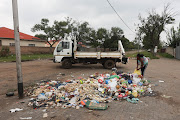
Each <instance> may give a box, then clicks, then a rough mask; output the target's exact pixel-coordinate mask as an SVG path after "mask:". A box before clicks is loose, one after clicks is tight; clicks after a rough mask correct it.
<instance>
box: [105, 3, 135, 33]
mask: <svg viewBox="0 0 180 120" xmlns="http://www.w3.org/2000/svg"><path fill="white" fill-rule="evenodd" d="M107 2H108V3H109V5H110V6H111V8H112V9H113V10H114V12H115V13H116V14H117V16H118V17H119V18H120V20H121V21H122V22H123V23H124V24H125V25H126V27H128V28H129V30H131V28H130V27H129V26H128V25H127V24H126V23H125V21H124V20H123V19H122V18H121V16H120V15H119V14H118V12H117V11H116V10H115V8H114V7H113V6H112V5H111V3H110V2H109V0H107ZM131 31H132V32H133V33H135V32H134V31H133V30H131Z"/></svg>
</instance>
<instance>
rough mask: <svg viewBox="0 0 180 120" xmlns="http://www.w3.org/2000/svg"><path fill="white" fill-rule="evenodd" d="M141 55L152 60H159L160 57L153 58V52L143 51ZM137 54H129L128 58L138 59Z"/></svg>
mask: <svg viewBox="0 0 180 120" xmlns="http://www.w3.org/2000/svg"><path fill="white" fill-rule="evenodd" d="M139 53H140V54H143V55H144V56H145V57H149V58H150V59H159V57H156V56H153V54H152V53H151V52H147V51H143V52H139ZM137 54H138V52H137V53H130V54H127V55H126V56H127V57H136V56H137Z"/></svg>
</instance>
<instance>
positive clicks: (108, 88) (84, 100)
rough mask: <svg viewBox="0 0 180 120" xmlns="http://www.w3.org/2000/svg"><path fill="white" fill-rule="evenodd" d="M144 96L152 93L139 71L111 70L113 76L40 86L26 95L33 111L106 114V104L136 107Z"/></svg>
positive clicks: (42, 84) (100, 75)
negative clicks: (73, 110)
mask: <svg viewBox="0 0 180 120" xmlns="http://www.w3.org/2000/svg"><path fill="white" fill-rule="evenodd" d="M145 92H148V93H152V90H151V85H150V81H148V80H145V79H142V76H141V75H140V71H137V70H135V72H134V73H132V74H131V73H123V72H122V71H117V69H115V68H114V69H112V73H111V74H108V73H105V74H98V73H95V74H94V75H90V76H89V77H88V78H82V77H81V78H78V79H74V80H66V81H65V82H61V81H55V80H53V81H48V82H42V83H39V84H38V86H36V87H34V88H33V90H32V91H31V92H29V93H28V95H30V96H31V97H32V98H31V99H30V102H29V103H28V105H29V106H31V107H33V109H37V108H40V107H51V108H53V107H61V108H69V107H73V108H76V109H79V108H81V107H87V108H89V109H99V110H105V109H107V108H108V106H107V104H106V103H108V102H111V101H113V100H119V101H122V100H126V101H128V102H130V103H135V104H136V103H138V101H139V99H138V98H139V97H140V96H143V94H144V93H145Z"/></svg>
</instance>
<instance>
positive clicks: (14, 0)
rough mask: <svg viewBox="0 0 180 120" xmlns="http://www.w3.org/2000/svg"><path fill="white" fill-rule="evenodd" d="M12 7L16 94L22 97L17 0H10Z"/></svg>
mask: <svg viewBox="0 0 180 120" xmlns="http://www.w3.org/2000/svg"><path fill="white" fill-rule="evenodd" d="M12 7H13V21H14V38H15V48H16V71H17V84H18V95H19V98H23V96H24V95H23V78H22V68H21V50H20V39H19V19H18V5H17V0H12Z"/></svg>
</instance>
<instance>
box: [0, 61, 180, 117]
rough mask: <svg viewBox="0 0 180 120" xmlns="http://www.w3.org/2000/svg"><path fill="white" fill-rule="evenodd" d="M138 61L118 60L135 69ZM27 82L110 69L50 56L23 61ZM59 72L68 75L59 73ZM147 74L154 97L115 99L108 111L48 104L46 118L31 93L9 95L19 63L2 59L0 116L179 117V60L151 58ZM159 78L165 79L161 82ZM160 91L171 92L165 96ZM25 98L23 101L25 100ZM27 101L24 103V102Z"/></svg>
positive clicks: (130, 70) (0, 67) (87, 74)
mask: <svg viewBox="0 0 180 120" xmlns="http://www.w3.org/2000/svg"><path fill="white" fill-rule="evenodd" d="M135 67H136V61H135V60H130V61H129V63H128V64H127V65H122V64H118V65H117V68H118V70H123V71H124V72H133V71H134V69H135ZM22 71H23V81H24V86H28V85H33V84H34V83H35V82H38V81H41V80H55V79H58V80H66V79H68V78H69V79H71V75H73V76H75V78H77V77H87V76H89V75H91V74H93V73H95V72H99V73H103V72H106V71H107V72H110V71H111V70H107V69H103V67H102V65H100V64H97V65H82V64H77V65H73V68H72V69H62V68H61V67H60V65H59V64H57V63H56V64H55V63H53V62H52V61H51V60H37V61H29V62H23V63H22ZM59 73H64V74H65V76H61V77H59V76H58V74H59ZM145 77H146V78H147V79H148V80H150V81H151V82H152V84H153V85H155V86H154V87H152V88H153V90H154V91H157V92H158V95H157V96H155V97H141V98H140V102H139V103H138V104H131V103H128V102H127V101H122V102H120V101H113V102H111V103H108V105H109V106H110V107H109V108H108V109H107V110H105V111H97V110H93V111H89V110H88V109H87V108H81V109H79V110H76V109H74V108H70V109H62V108H52V109H51V108H49V109H48V110H47V113H48V117H47V118H43V114H44V112H43V111H42V110H43V108H40V109H37V110H34V109H32V108H30V107H28V106H27V103H28V100H29V98H28V97H25V98H24V99H20V100H19V99H18V97H17V92H15V96H13V97H6V96H5V93H6V92H7V91H8V90H15V89H17V80H16V63H15V62H12V63H0V85H1V87H0V120H19V119H20V117H32V120H41V119H46V120H84V119H85V120H94V119H97V120H180V61H179V60H175V59H165V58H161V59H156V60H150V61H149V65H148V68H147V70H146V72H145ZM159 80H163V81H164V82H163V83H160V82H159ZM161 95H167V96H172V97H171V98H164V97H162V96H161ZM22 102H23V103H22ZM24 102H25V103H24ZM12 108H23V111H20V112H16V113H10V112H9V110H10V109H12Z"/></svg>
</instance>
